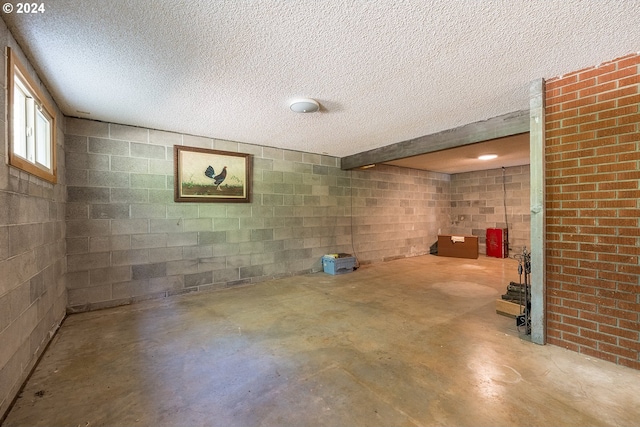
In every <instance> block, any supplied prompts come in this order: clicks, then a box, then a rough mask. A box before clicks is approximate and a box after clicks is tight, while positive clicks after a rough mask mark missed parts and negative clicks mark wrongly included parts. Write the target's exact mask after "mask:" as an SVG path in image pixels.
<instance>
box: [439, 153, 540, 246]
mask: <svg viewBox="0 0 640 427" xmlns="http://www.w3.org/2000/svg"><path fill="white" fill-rule="evenodd" d="M529 183H530V176H529V165H523V166H513V167H508V168H505V170H504V186H503V171H502V169H490V170H484V171H474V172H465V173H459V174H454V175H451V213H450V218H449V220H450V224H449V225H450V229H451V233H452V234H462V235H471V236H478V245H479V252H480V253H482V254H486V242H485V240H486V230H487V228H505V226H506V224H505V201H506V220H507V222H508V226H509V253H510V255H513V254H516V253H522V249H523V247H524V246H526V247H527V248H528V249H530V248H531V243H530V241H531V239H530V233H531V226H530V225H531V215H530V208H529V205H530V202H529V192H530V188H529ZM505 189H506V195H505Z"/></svg>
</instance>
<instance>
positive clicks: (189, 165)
mask: <svg viewBox="0 0 640 427" xmlns="http://www.w3.org/2000/svg"><path fill="white" fill-rule="evenodd" d="M174 201H176V202H191V203H194V202H195V203H215V202H219V203H250V202H251V155H250V154H244V153H233V152H230V151H220V150H210V149H207V148H198V147H187V146H184V145H176V146H175V147H174Z"/></svg>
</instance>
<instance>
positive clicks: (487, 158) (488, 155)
mask: <svg viewBox="0 0 640 427" xmlns="http://www.w3.org/2000/svg"><path fill="white" fill-rule="evenodd" d="M497 157H498V155H497V154H483V155H482V156H478V160H493V159H495V158H497Z"/></svg>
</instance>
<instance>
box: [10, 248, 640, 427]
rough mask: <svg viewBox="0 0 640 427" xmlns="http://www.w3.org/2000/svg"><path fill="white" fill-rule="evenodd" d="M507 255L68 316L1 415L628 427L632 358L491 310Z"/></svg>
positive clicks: (24, 421)
mask: <svg viewBox="0 0 640 427" xmlns="http://www.w3.org/2000/svg"><path fill="white" fill-rule="evenodd" d="M516 268H517V263H516V262H515V261H514V260H511V259H507V260H501V259H496V258H485V257H484V256H481V257H480V259H478V260H466V259H456V258H443V257H435V256H431V255H427V256H422V257H416V258H409V259H404V260H398V261H392V262H387V263H381V264H375V265H371V266H364V267H362V268H360V269H359V270H357V271H356V272H353V273H350V274H345V275H341V276H331V275H327V274H324V273H317V274H311V275H307V276H302V277H290V278H285V279H281V280H274V281H270V282H263V283H260V284H257V285H254V286H249V287H243V288H234V289H228V290H224V291H220V292H215V293H208V294H192V295H185V296H180V297H173V298H169V299H165V300H156V301H149V302H145V303H140V304H137V305H133V306H127V307H119V308H115V309H109V310H103V311H97V312H91V313H83V314H77V315H73V316H70V317H68V318H67V319H66V321H65V322H64V324H63V326H62V328H61V329H60V331H59V333H58V334H57V335H56V337H55V338H54V341H53V343H52V344H51V346H50V347H49V349H48V350H47V352H46V354H45V356H44V358H43V359H42V361H41V363H40V364H39V366H38V368H37V370H36V371H35V373H34V375H33V376H32V377H31V379H30V380H29V381H28V383H27V385H26V387H25V389H24V391H23V393H22V394H21V397H20V398H19V399H18V400H17V401H16V404H15V406H14V407H13V409H12V411H11V412H10V413H9V415H8V417H7V419H6V420H5V423H4V425H6V426H36V425H37V426H85V427H95V426H285V425H286V426H419V425H424V426H429V425H443V426H444V425H454V426H459V425H469V426H514V425H517V426H525V425H532V426H543V425H548V426H590V425H598V426H606V425H627V426H632V425H639V424H640V372H639V371H635V370H632V369H629V368H624V367H620V366H616V365H613V364H611V363H608V362H604V361H599V360H594V359H591V358H588V357H585V356H583V355H580V354H577V353H573V352H570V351H568V350H565V349H562V348H559V347H554V346H538V345H535V344H532V343H530V342H528V341H527V340H526V339H524V337H522V336H520V335H519V333H518V331H517V330H516V328H515V325H514V321H513V319H510V318H506V317H503V316H499V315H497V314H495V305H494V301H495V299H496V298H499V295H500V294H501V293H504V291H505V287H506V284H507V283H508V282H509V281H511V280H517V270H516Z"/></svg>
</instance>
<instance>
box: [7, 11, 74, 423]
mask: <svg viewBox="0 0 640 427" xmlns="http://www.w3.org/2000/svg"><path fill="white" fill-rule="evenodd" d="M0 40H2V46H3V67H4V64H6V59H7V58H6V49H4V47H5V46H7V45H8V46H10V47H11V48H12V49H13V50H14V51H15V52H16V53H18V54H19V55H20V56H22V58H21V60H22V62H23V63H24V64H25V66H27V67H28V68H29V71H30V73H31V76H32V77H33V78H34V79H35V80H36V81H39V79H38V78H37V76H36V74H35V72H34V71H33V70H32V69H31V68H30V66H29V63H28V61H26V59H25V58H24V56H23V55H22V54H21V51H20V48H19V47H18V45H17V43H15V41H14V40H13V38H12V37H11V35H10V34H9V32H8V31H7V28H6V27H5V25H4V22H2V21H0ZM0 79H1V82H2V88H3V90H2V92H1V93H2V94H3V97H2V100H0V109H1V111H2V114H0V121H1V124H0V128H1V129H2V132H1V133H0V420H2V417H3V416H4V414H5V413H6V411H7V409H8V407H9V405H10V404H11V402H12V401H13V398H14V397H15V396H16V394H17V393H18V390H19V389H20V387H21V386H22V383H23V382H24V380H25V379H26V378H27V375H28V374H29V372H30V370H31V369H32V368H33V366H34V365H35V363H36V361H37V360H38V358H39V357H40V355H41V354H42V352H43V351H44V349H45V347H46V345H47V343H48V342H49V340H50V339H51V337H52V335H53V333H54V332H55V330H56V329H57V328H58V326H59V325H60V323H61V321H62V319H63V318H64V315H65V308H66V305H67V293H66V287H65V282H64V274H65V239H64V234H65V222H64V211H65V208H64V203H65V198H66V189H65V166H64V152H63V147H64V134H63V132H62V128H61V127H60V128H58V129H57V130H56V132H57V156H58V159H59V160H58V176H59V179H58V184H56V185H53V184H50V183H48V182H46V181H43V180H41V179H39V178H36V177H34V176H32V175H29V174H27V173H25V172H21V171H20V170H18V169H15V168H13V167H9V166H8V165H7V159H6V153H7V140H6V138H7V122H6V117H7V111H6V102H5V99H6V95H7V93H6V90H7V88H6V86H7V85H6V73H4V72H3V73H1V77H0ZM41 89H42V90H43V91H44V92H46V90H45V89H44V87H42V86H41ZM52 105H55V104H52ZM57 115H58V117H59V118H60V119H61V120H59V121H58V123H59V124H61V123H63V122H64V120H63V119H62V115H61V113H60V111H58V112H57Z"/></svg>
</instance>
